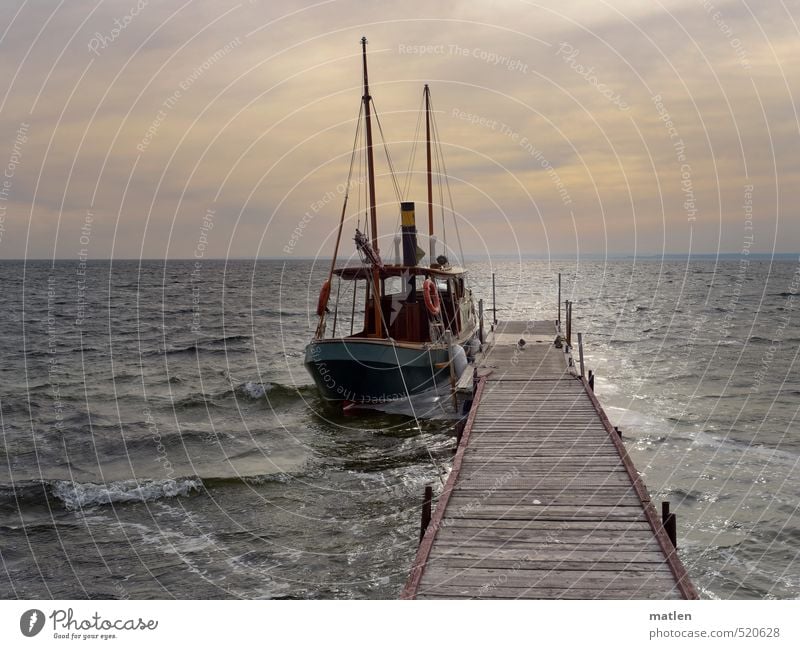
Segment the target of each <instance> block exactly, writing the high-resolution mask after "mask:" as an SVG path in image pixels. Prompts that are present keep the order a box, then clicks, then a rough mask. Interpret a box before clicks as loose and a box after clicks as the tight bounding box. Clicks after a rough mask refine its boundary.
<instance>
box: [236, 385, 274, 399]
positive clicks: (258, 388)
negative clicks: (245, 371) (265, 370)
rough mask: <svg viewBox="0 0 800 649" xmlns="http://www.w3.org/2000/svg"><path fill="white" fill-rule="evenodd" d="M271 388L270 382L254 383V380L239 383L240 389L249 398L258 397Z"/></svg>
mask: <svg viewBox="0 0 800 649" xmlns="http://www.w3.org/2000/svg"><path fill="white" fill-rule="evenodd" d="M271 389H272V384H270V383H267V384H263V383H256V382H255V381H248V382H247V383H243V384H242V385H241V390H242V392H244V393H245V394H246V395H247V396H248V397H250V398H251V399H260V398H261V397H263V396H264V395H265V394H267V392H269V391H270V390H271Z"/></svg>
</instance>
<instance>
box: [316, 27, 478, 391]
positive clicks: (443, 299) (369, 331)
mask: <svg viewBox="0 0 800 649" xmlns="http://www.w3.org/2000/svg"><path fill="white" fill-rule="evenodd" d="M361 51H362V67H363V95H362V97H361V105H360V110H359V118H358V120H357V123H358V125H357V128H356V138H355V142H354V146H353V154H352V157H351V160H350V176H349V177H348V181H347V184H346V185H345V187H347V188H348V189H347V191H346V192H345V195H344V205H343V207H342V211H341V217H340V220H339V227H338V231H337V236H336V245H335V248H334V254H333V259H332V261H331V265H330V269H329V272H328V276H327V279H326V280H325V281H324V282H323V284H322V288H321V290H320V294H319V299H318V302H317V310H316V313H317V316H318V321H317V327H316V330H315V333H314V337H313V338H312V340H311V341H310V342H309V344H308V345H307V347H306V350H305V362H304V364H305V367H306V369H307V370H308V372H309V373H310V375H311V377H312V378H313V379H314V382H315V384H316V385H317V388H318V389H319V392H320V394H321V395H322V397H323V398H324V399H325V400H327V401H329V402H351V403H355V404H365V403H366V404H370V403H383V402H389V401H395V400H399V399H406V398H408V397H410V396H412V395H415V394H419V393H421V392H425V391H427V390H430V389H433V388H436V387H438V386H440V385H442V384H447V383H448V382H450V384H451V387H454V385H455V382H456V381H457V379H458V378H459V376H460V374H461V373H462V372H463V371H464V370H465V369H466V367H467V363H468V357H471V356H472V354H473V353H474V351H475V350H476V346H477V345H478V344H479V343H478V341H477V340H476V334H477V331H478V322H477V317H476V310H475V301H474V299H473V294H472V290H471V289H470V288H469V285H468V281H467V279H468V278H467V272H466V270H465V269H464V268H460V267H458V266H456V265H452V264H451V263H450V261H449V260H448V257H447V255H446V254H445V253H446V252H447V248H446V241H443V242H440V241H439V240H437V237H436V235H435V233H434V207H435V206H434V202H433V176H434V169H433V163H432V158H433V159H435V160H436V164H437V173H436V174H435V175H436V177H437V180H438V182H439V183H440V186H439V187H440V195H444V194H443V193H442V192H441V183H442V182H446V178H447V174H446V171H444V172H443V156H442V155H441V154H442V152H441V144H440V143H439V142H438V138H436V134H437V133H438V130H437V129H436V126H435V118H434V114H433V111H432V109H431V95H430V88H429V87H428V85H427V84H426V85H425V86H424V89H423V102H422V104H423V108H422V110H421V113H420V122H421V116H422V114H423V113H424V116H425V144H426V162H427V164H426V181H427V212H428V233H427V237H428V246H427V250H425V249H423V248H422V247H420V245H419V241H418V239H419V238H420V237H419V233H418V232H417V227H416V210H415V203H414V202H413V201H409V200H406V199H405V197H404V196H403V195H402V194H401V193H400V192H399V190H398V184H397V182H396V180H395V179H394V176H393V175H392V179H393V181H394V186H395V190H396V193H397V195H398V199H399V200H398V203H399V205H398V206H397V207H398V208H399V222H400V228H399V232H395V233H393V234H392V235H390V238H392V239H393V243H394V253H395V254H394V260H393V261H394V263H384V261H383V259H382V257H381V251H380V248H379V233H378V218H377V206H376V202H377V201H376V192H375V162H374V147H373V138H372V135H373V128H372V121H373V114H374V119H375V121H376V123H377V125H378V128H379V132H380V133H381V136H382V132H383V129H382V127H381V125H380V119H379V117H378V114H377V111H375V110H374V102H373V100H372V97H371V95H370V91H369V80H368V74H367V40H366V38H362V39H361ZM420 122H418V131H419V129H420V128H421V125H420ZM420 139H421V136H420ZM416 141H417V137H416V136H415V139H414V142H416ZM362 142H363V146H361V144H360V143H362ZM435 147H436V148H435ZM384 150H385V151H386V152H387V153H386V155H387V159H388V164H389V168H390V170H391V171H392V174H393V168H392V163H391V158H390V157H389V154H388V149H387V148H386V143H385V141H384ZM415 150H416V149H414V151H415ZM357 153H358V154H360V155H363V162H364V164H363V165H359V166H360V167H361V168H363V169H365V170H366V172H365V175H366V179H365V180H366V183H359V182H356V183H354V182H353V169H354V166H355V161H356V155H357ZM410 167H413V155H412V161H411V163H410ZM443 179H444V180H443ZM359 180H360V179H359ZM363 184H366V185H367V191H365V192H363V195H364V215H363V216H364V229H363V231H362V229H361V216H360V214H361V212H360V207H359V209H357V210H356V211H357V213H358V214H359V217H358V224H357V226H356V228H355V235H354V237H353V240H354V243H355V248H356V252H357V253H358V259H359V262H360V263H358V264H356V265H352V264H344V265H341V266H337V260H338V258H339V247H340V244H341V240H342V230H343V227H344V223H345V217H346V214H347V203H348V199H349V196H350V191H349V190H350V187H354V186H358V187H361V185H363ZM447 194H448V195H449V194H450V192H449V187H448V192H447ZM360 196H361V191H359V199H360ZM442 204H443V200H442V201H440V204H439V206H438V207H439V208H440V209H441V210H442V221H443V223H444V210H443V207H442ZM451 211H452V207H451ZM393 216H395V217H396V216H398V214H397V213H395V214H394V215H393ZM454 220H455V219H454ZM456 227H457V224H456ZM440 243H445V245H443V246H441V249H440V245H439V244H440ZM461 256H462V258H463V254H462V255H461ZM334 283H336V291H335V297H332V295H333V294H334V291H333V285H334ZM343 287H344V296H345V298H344V299H343V298H342V291H343ZM348 325H349V333H342V330H344V331H347V329H348ZM337 328H338V331H337ZM329 329H330V331H329Z"/></svg>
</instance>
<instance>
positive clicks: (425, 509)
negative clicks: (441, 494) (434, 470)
mask: <svg viewBox="0 0 800 649" xmlns="http://www.w3.org/2000/svg"><path fill="white" fill-rule="evenodd" d="M432 501H433V487H431V486H430V485H425V497H424V500H423V501H422V520H421V521H420V528H419V542H420V543H422V539H423V538H424V536H425V532H426V531H427V529H428V525H430V524H431V502H432Z"/></svg>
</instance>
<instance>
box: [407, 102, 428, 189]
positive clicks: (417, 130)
mask: <svg viewBox="0 0 800 649" xmlns="http://www.w3.org/2000/svg"><path fill="white" fill-rule="evenodd" d="M424 106H425V96H424V95H423V97H422V101H421V102H420V107H419V110H418V111H417V126H416V128H415V129H414V139H413V140H412V141H411V142H412V144H411V155H410V156H409V160H408V169H407V171H406V180H405V183H404V184H403V198H404V199H406V198H407V197H408V192H409V190H410V189H411V179H412V177H413V175H412V172H413V171H414V162H415V161H416V159H417V145H418V144H419V141H420V138H421V133H422V115H423V108H424Z"/></svg>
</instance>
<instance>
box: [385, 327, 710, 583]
mask: <svg viewBox="0 0 800 649" xmlns="http://www.w3.org/2000/svg"><path fill="white" fill-rule="evenodd" d="M557 333H558V332H557V329H556V325H555V323H554V322H551V321H535V322H505V323H503V322H501V323H499V324H498V325H497V326H496V328H495V331H494V332H493V334H492V337H491V339H490V340H489V341H488V344H487V351H486V352H485V353H484V354H483V356H482V357H481V358H480V359H479V361H478V362H477V364H478V371H477V376H478V378H477V384H476V385H475V389H474V403H473V406H472V409H471V410H470V414H469V417H468V419H467V422H466V425H465V427H464V431H463V434H462V436H461V440H460V443H459V446H458V449H457V451H456V456H455V459H454V463H453V470H452V472H451V473H450V476H449V478H448V481H447V484H446V485H445V487H444V490H443V492H442V494H441V496H440V498H439V501H438V503H437V507H436V511H435V513H434V514H433V517H432V520H431V522H430V524H429V525H428V527H427V530H426V531H425V534H424V536H423V538H422V541H421V543H420V546H419V550H418V552H417V556H416V558H415V561H414V564H413V567H412V570H411V573H410V575H409V578H408V581H407V583H406V585H405V588H404V589H403V592H402V594H401V598H403V599H415V598H416V599H461V598H470V599H472V598H482V599H484V598H498V599H509V598H511V599H518V598H521V599H598V598H602V599H681V598H683V599H697V592H696V591H695V589H694V586H693V585H692V583H691V581H690V580H689V577H688V575H687V573H686V570H685V569H684V567H683V564H682V563H681V561H680V559H679V558H678V554H677V551H676V549H675V548H674V546H673V543H672V541H671V540H670V538H669V536H668V534H667V532H666V530H665V528H664V525H663V524H662V521H661V519H660V518H659V517H658V516H657V514H656V511H655V508H654V507H653V505H652V503H651V502H650V497H649V495H648V492H647V489H646V487H645V485H644V483H643V482H642V480H641V478H640V477H639V474H638V473H637V472H636V469H635V468H634V466H633V464H632V462H631V460H630V458H629V457H628V454H627V451H626V450H625V447H624V445H623V444H622V441H621V440H620V436H619V433H618V432H617V431H616V430H615V429H614V428H613V427H612V426H611V424H610V422H609V420H608V417H606V415H605V413H604V412H603V409H602V407H601V406H600V404H599V403H598V401H597V399H596V398H595V396H594V393H593V391H592V389H591V388H590V386H589V383H588V382H587V381H586V380H585V379H584V378H583V377H582V376H581V375H580V370H579V369H577V368H576V367H575V363H574V362H573V360H572V355H571V353H570V351H569V349H568V347H567V346H566V344H564V345H562V346H561V347H558V346H556V344H555V339H556V336H557ZM673 520H674V519H673Z"/></svg>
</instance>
